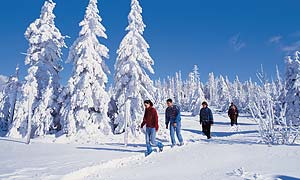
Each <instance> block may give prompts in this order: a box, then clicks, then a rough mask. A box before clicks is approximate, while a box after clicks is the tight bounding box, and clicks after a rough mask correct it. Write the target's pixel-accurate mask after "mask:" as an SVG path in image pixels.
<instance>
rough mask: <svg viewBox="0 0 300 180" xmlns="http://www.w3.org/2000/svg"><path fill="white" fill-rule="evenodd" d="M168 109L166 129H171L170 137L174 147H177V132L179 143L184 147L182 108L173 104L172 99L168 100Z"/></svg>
mask: <svg viewBox="0 0 300 180" xmlns="http://www.w3.org/2000/svg"><path fill="white" fill-rule="evenodd" d="M167 106H168V107H167V109H166V128H167V129H168V128H170V136H171V142H172V147H174V146H175V145H176V140H175V132H176V135H177V138H178V141H179V145H180V146H182V145H183V138H182V135H181V132H180V131H181V115H180V108H179V107H178V106H176V105H174V104H173V101H172V99H168V100H167Z"/></svg>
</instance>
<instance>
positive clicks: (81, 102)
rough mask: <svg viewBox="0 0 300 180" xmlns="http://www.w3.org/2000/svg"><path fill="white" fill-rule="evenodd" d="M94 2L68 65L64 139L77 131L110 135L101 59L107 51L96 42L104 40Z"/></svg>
mask: <svg viewBox="0 0 300 180" xmlns="http://www.w3.org/2000/svg"><path fill="white" fill-rule="evenodd" d="M97 3H98V2H97V0H90V1H89V5H88V7H87V8H86V12H85V17H84V19H83V21H81V22H80V24H79V25H80V26H81V27H82V29H81V31H80V33H79V37H78V38H77V40H76V41H75V42H74V44H73V45H72V47H71V49H70V53H69V57H68V60H67V63H70V62H72V63H73V64H74V68H73V73H72V74H73V75H72V77H71V78H70V79H69V81H68V85H67V87H66V88H65V90H64V94H65V95H66V96H65V98H64V101H65V103H64V106H63V107H62V109H61V116H62V118H61V124H62V125H63V131H64V133H66V134H67V135H69V136H70V135H74V134H76V133H77V132H79V131H80V130H84V131H85V132H86V133H88V134H94V133H96V134H97V133H102V134H109V132H111V128H110V126H109V118H108V116H107V112H108V103H109V101H110V97H109V94H108V92H107V91H106V90H105V88H106V83H107V81H108V77H107V75H106V73H110V72H109V70H108V67H107V66H106V64H105V62H104V59H108V57H109V55H108V52H109V50H108V48H107V47H106V46H104V45H102V44H101V43H100V42H99V41H98V37H102V38H105V39H106V38H107V35H106V34H105V31H106V29H105V28H104V26H103V25H102V24H101V21H102V18H101V17H100V15H99V10H98V7H97Z"/></svg>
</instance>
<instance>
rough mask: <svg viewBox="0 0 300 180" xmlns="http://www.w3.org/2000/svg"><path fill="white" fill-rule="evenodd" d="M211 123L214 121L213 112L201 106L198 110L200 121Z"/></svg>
mask: <svg viewBox="0 0 300 180" xmlns="http://www.w3.org/2000/svg"><path fill="white" fill-rule="evenodd" d="M203 122H204V123H207V122H209V123H211V124H213V123H214V117H213V114H212V112H211V110H210V109H209V108H208V107H206V108H202V109H201V110H200V123H203Z"/></svg>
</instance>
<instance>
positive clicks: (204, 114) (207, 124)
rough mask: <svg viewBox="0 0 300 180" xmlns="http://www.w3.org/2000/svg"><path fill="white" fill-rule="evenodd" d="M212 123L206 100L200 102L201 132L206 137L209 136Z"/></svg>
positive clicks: (212, 119)
mask: <svg viewBox="0 0 300 180" xmlns="http://www.w3.org/2000/svg"><path fill="white" fill-rule="evenodd" d="M213 123H214V117H213V114H212V112H211V110H210V109H209V108H208V104H207V102H205V101H204V102H202V108H201V110H200V124H202V132H203V133H204V134H205V135H206V136H207V139H210V138H211V134H210V133H211V132H210V130H211V125H212V124H213Z"/></svg>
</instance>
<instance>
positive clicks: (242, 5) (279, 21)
mask: <svg viewBox="0 0 300 180" xmlns="http://www.w3.org/2000/svg"><path fill="white" fill-rule="evenodd" d="M54 1H55V0H54ZM55 2H56V3H57V6H56V9H55V15H56V25H57V27H58V28H59V29H60V31H61V33H62V34H64V35H68V36H70V37H71V38H70V39H67V40H66V43H67V45H68V46H69V47H70V46H71V45H72V43H73V41H74V40H75V39H76V38H77V36H78V32H79V30H80V28H79V27H78V23H79V22H80V21H81V20H82V19H83V15H84V11H85V8H86V6H87V4H88V0H56V1H55ZM43 3H44V1H43V0H18V1H8V0H6V1H2V2H1V6H0V23H1V28H0V39H1V41H0V54H1V56H0V60H1V66H0V74H4V75H10V74H12V73H13V72H14V69H15V66H16V64H20V66H21V75H22V76H24V75H26V70H27V67H25V66H24V55H22V54H21V53H22V52H26V49H27V48H28V43H27V41H26V40H25V38H24V32H25V30H26V28H27V27H28V25H29V24H30V23H31V22H33V21H34V20H35V19H36V18H38V17H39V14H40V9H41V7H42V5H43ZM140 4H141V5H142V7H143V18H144V22H145V24H146V25H147V27H146V30H145V34H144V37H145V39H146V40H147V42H148V43H149V44H150V46H151V48H150V54H151V55H152V57H153V59H154V60H155V66H154V68H155V71H156V74H155V75H151V76H152V77H153V78H154V79H157V78H158V77H162V78H163V77H166V76H167V75H173V74H174V73H175V72H176V71H179V70H181V71H182V74H183V76H184V77H186V75H187V74H188V72H189V71H191V69H192V68H193V65H194V64H197V65H198V66H199V69H200V75H201V78H202V81H206V80H207V74H208V73H209V72H214V73H215V74H216V75H219V74H223V75H228V76H229V78H230V79H231V80H232V79H233V78H234V77H235V75H239V76H240V79H241V80H246V79H248V78H249V77H253V78H254V79H255V73H256V72H257V70H258V69H259V68H260V64H263V65H264V68H265V70H266V72H267V74H268V75H269V76H270V77H271V76H272V75H273V74H274V71H275V65H276V64H278V65H279V68H280V70H281V72H282V73H284V57H285V56H286V55H288V54H291V53H292V52H293V51H295V50H297V49H300V23H299V17H300V16H299V6H300V1H298V0H286V1H282V0H274V1H262V0H245V1H241V0H228V1H224V0H218V1H217V0H205V1H204V0H185V1H179V0H140ZM99 9H100V15H101V17H102V18H103V25H104V26H105V27H106V29H107V35H108V40H103V39H101V40H100V41H101V42H102V43H103V44H105V45H107V46H108V48H109V49H110V59H109V60H107V64H108V65H109V67H110V69H111V71H112V72H113V65H114V62H115V59H116V50H117V48H118V46H119V43H120V41H121V39H122V38H123V37H124V35H125V34H126V32H125V27H126V26H127V23H128V22H127V15H128V13H129V9H130V0H99ZM63 52H64V56H63V60H65V59H66V56H67V54H68V49H64V50H63ZM62 64H63V66H64V68H65V69H64V71H63V72H62V73H61V77H62V83H65V82H66V81H67V79H68V78H69V77H70V75H71V69H72V65H71V64H65V63H64V62H63V63H62ZM111 82H112V78H111V76H110V83H111Z"/></svg>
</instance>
